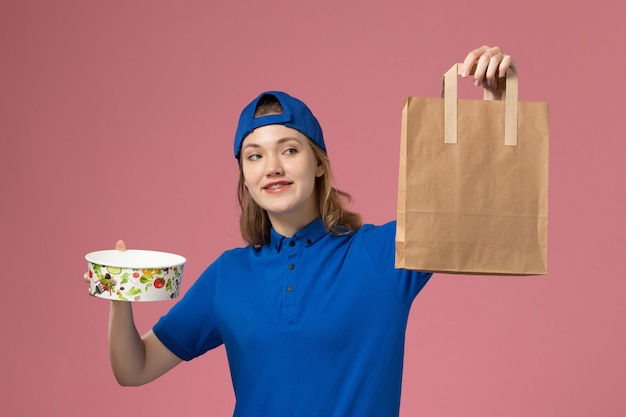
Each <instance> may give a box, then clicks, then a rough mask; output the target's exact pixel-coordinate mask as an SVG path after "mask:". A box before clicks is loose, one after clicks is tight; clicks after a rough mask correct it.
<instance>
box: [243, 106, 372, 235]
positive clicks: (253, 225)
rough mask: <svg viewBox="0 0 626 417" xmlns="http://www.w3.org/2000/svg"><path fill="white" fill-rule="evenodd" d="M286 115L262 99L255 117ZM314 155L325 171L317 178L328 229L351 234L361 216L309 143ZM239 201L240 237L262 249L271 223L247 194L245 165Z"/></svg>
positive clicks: (327, 162) (322, 154)
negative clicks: (349, 208)
mask: <svg viewBox="0 0 626 417" xmlns="http://www.w3.org/2000/svg"><path fill="white" fill-rule="evenodd" d="M272 113H279V114H280V113H283V108H282V106H281V105H280V102H279V101H278V100H277V99H276V98H275V97H273V96H267V98H266V97H263V99H261V101H259V105H258V107H257V109H256V111H255V117H259V116H263V115H267V114H272ZM309 144H310V145H311V148H312V149H313V154H314V155H315V158H316V159H317V161H318V163H319V164H321V165H322V167H323V168H324V174H323V175H322V176H321V177H317V178H316V179H315V193H316V200H317V204H318V208H319V212H320V216H321V218H322V222H323V224H324V227H326V230H327V231H328V232H329V233H331V234H334V235H345V234H349V233H351V232H353V231H355V230H357V229H359V228H360V227H361V216H360V215H359V214H358V213H355V212H352V211H349V210H347V209H346V208H345V207H344V205H345V204H349V203H350V202H351V200H352V198H351V196H350V194H348V193H346V192H344V191H341V190H338V189H337V188H335V186H334V185H333V184H334V179H333V175H332V171H331V169H330V160H329V159H328V155H327V154H326V152H324V150H322V148H320V147H319V146H317V145H316V144H315V143H313V141H311V140H309ZM237 200H238V201H239V206H240V207H241V216H240V218H239V227H240V229H241V237H242V238H243V239H244V240H245V241H246V242H247V243H248V244H250V245H252V246H254V247H260V246H263V245H264V244H266V243H269V241H270V229H271V227H272V224H271V222H270V218H269V216H268V215H267V212H266V211H265V210H264V209H262V208H261V207H260V206H259V205H258V204H257V203H256V202H255V201H254V199H253V198H252V197H250V194H249V193H248V189H247V188H246V185H245V179H244V177H243V168H242V164H241V163H240V164H239V184H238V186H237Z"/></svg>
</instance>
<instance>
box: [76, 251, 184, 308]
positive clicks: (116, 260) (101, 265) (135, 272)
mask: <svg viewBox="0 0 626 417" xmlns="http://www.w3.org/2000/svg"><path fill="white" fill-rule="evenodd" d="M85 259H86V260H87V263H88V268H89V272H88V274H89V290H90V292H91V294H92V295H94V296H96V297H99V298H106V299H109V300H121V301H161V300H171V299H172V298H176V297H178V292H179V290H180V283H181V280H182V275H183V266H184V265H185V262H187V260H186V259H185V258H183V257H182V256H180V255H175V254H173V253H167V252H157V251H149V250H138V249H129V250H116V249H112V250H101V251H96V252H91V253H88V254H87V255H85Z"/></svg>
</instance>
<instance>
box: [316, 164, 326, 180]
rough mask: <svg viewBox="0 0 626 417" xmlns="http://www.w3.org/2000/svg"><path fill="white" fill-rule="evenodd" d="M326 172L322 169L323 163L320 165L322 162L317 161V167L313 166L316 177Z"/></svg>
mask: <svg viewBox="0 0 626 417" xmlns="http://www.w3.org/2000/svg"><path fill="white" fill-rule="evenodd" d="M325 173H326V170H325V169H324V165H322V163H321V162H320V161H317V167H316V168H315V176H316V177H318V178H319V177H321V176H323V175H324V174H325Z"/></svg>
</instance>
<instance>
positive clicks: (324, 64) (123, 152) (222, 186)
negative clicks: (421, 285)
mask: <svg viewBox="0 0 626 417" xmlns="http://www.w3.org/2000/svg"><path fill="white" fill-rule="evenodd" d="M555 4H560V2H547V1H539V0H527V1H520V2H517V3H511V2H506V3H505V4H503V3H502V2H497V1H478V2H476V1H474V2H465V3H458V4H456V5H453V4H452V3H451V2H441V1H439V2H427V1H414V0H399V1H393V0H392V1H335V0H317V1H310V2H294V1H287V0H284V1H275V0H266V1H234V2H226V1H223V2H216V1H205V2H203V1H199V0H197V1H169V2H167V1H143V2H141V1H107V2H105V1H83V0H58V1H32V0H29V1H25V0H3V1H2V2H0V137H1V152H0V181H1V186H2V188H1V192H2V197H1V198H2V204H1V206H0V236H1V237H0V239H1V247H0V256H1V257H2V259H1V261H2V265H3V270H4V272H3V273H2V280H3V281H2V282H3V285H2V301H1V303H0V309H1V310H0V313H1V314H0V323H1V326H2V327H1V330H2V343H1V344H0V375H1V377H0V381H1V382H0V383H1V384H2V385H1V387H0V413H1V414H2V415H3V416H34V415H53V416H56V415H64V416H78V415H83V414H86V415H87V414H88V415H90V416H92V417H98V416H107V417H108V416H111V415H116V416H136V415H146V416H149V415H155V416H157V415H158V416H166V415H181V416H182V415H184V416H189V417H191V416H227V415H230V413H231V411H232V406H233V394H232V389H231V387H230V380H229V375H228V370H227V364H226V359H225V353H224V351H223V349H218V350H217V351H214V352H211V353H209V354H207V355H205V356H204V357H202V358H200V359H198V360H195V361H193V362H191V363H188V364H183V365H182V366H180V367H178V368H177V369H175V370H174V371H172V372H171V373H170V374H168V375H167V376H165V377H164V378H162V379H161V380H159V381H156V382H154V383H152V384H150V385H148V386H146V387H141V388H121V387H118V386H117V385H116V383H115V381H114V378H113V376H112V374H111V371H110V369H109V364H108V353H107V343H106V328H107V313H108V303H107V302H106V301H104V300H99V299H94V298H90V297H88V296H87V288H86V286H85V285H84V284H83V283H82V282H81V281H82V273H83V271H84V270H85V268H86V264H85V262H84V260H83V255H84V254H85V253H86V252H88V251H91V250H96V249H104V248H110V247H112V246H113V243H114V242H115V240H116V239H118V238H124V239H126V240H127V242H128V244H129V246H130V247H134V248H148V249H158V250H167V251H173V252H177V253H181V254H183V255H185V256H186V257H187V258H188V264H187V267H186V270H185V277H184V280H183V281H184V282H183V284H184V285H183V291H185V290H186V289H187V288H189V285H191V283H192V282H193V281H194V280H195V278H196V277H197V275H198V274H199V273H200V272H201V271H202V270H203V269H204V267H205V266H206V265H207V264H208V263H209V262H211V261H212V260H213V259H214V258H215V257H216V256H217V255H218V254H220V253H221V252H222V251H223V250H225V249H227V248H230V247H233V246H236V245H240V240H239V238H238V228H237V209H236V201H235V192H234V191H235V180H236V171H237V165H236V163H235V161H234V159H233V158H232V157H231V138H232V135H233V133H234V129H235V123H236V118H237V116H238V112H239V111H240V109H241V106H242V105H243V104H244V103H246V102H247V101H248V100H249V99H251V98H252V97H253V96H254V95H256V94H257V93H259V92H260V91H262V90H265V89H284V90H287V91H290V92H292V93H293V94H295V95H297V96H299V97H301V98H303V99H304V100H305V101H307V103H309V104H310V106H311V107H312V108H313V109H314V111H315V112H316V113H317V115H318V117H319V118H320V119H321V121H322V124H323V126H324V128H325V132H326V136H327V143H328V148H329V152H330V155H331V159H332V161H333V164H334V168H335V170H336V176H337V182H338V185H339V186H340V187H341V188H344V189H347V190H348V191H350V192H351V193H352V194H353V196H354V197H355V201H356V208H357V209H358V210H360V211H361V212H362V214H363V215H364V217H365V218H366V219H367V220H368V221H369V222H373V223H380V222H383V221H385V220H389V219H392V218H393V217H394V215H395V204H396V200H395V194H396V176H397V157H398V150H399V135H400V111H401V104H402V99H403V97H404V96H405V95H422V96H433V97H435V96H437V95H438V93H439V88H440V78H441V75H442V74H443V72H444V71H445V70H446V69H447V68H449V66H450V65H451V64H452V63H454V62H456V61H459V60H461V59H462V58H463V57H464V56H465V53H466V52H467V51H468V50H469V49H470V48H473V47H475V46H479V45H480V44H482V43H490V44H493V43H495V44H499V45H501V46H503V48H505V50H506V51H507V52H509V53H511V54H512V55H513V56H514V57H515V58H516V60H517V61H518V63H519V66H520V95H521V99H522V100H530V101H549V102H550V106H551V123H552V129H551V135H552V136H551V167H550V169H551V171H550V175H551V177H550V181H551V183H550V187H551V188H550V264H549V269H550V273H549V275H548V276H543V277H525V278H502V277H464V276H445V275H438V276H436V277H435V278H434V279H433V280H432V281H431V283H430V284H429V285H428V287H427V289H426V290H425V291H424V292H423V293H422V294H421V295H420V296H419V297H418V300H417V302H416V304H415V307H414V309H413V312H412V316H411V320H410V323H409V329H408V342H407V355H406V368H405V381H404V395H403V400H402V401H403V402H402V415H403V416H417V415H420V416H437V417H452V416H481V417H482V416H508V417H517V416H519V417H522V416H524V417H527V416H534V417H544V416H545V417H547V416H568V417H587V416H592V415H595V416H603V417H618V416H624V415H626V400H624V396H623V391H624V388H625V385H626V380H625V377H624V376H625V375H626V354H624V352H626V335H625V324H624V318H625V317H626V303H625V302H624V294H625V292H626V280H625V279H624V278H625V275H624V271H625V270H626V261H625V259H626V253H625V250H624V249H625V247H626V245H625V244H624V242H625V240H626V226H625V223H626V222H625V221H624V212H625V211H626V200H625V198H624V190H625V185H626V184H625V176H624V173H623V172H624V168H623V165H624V164H623V160H624V152H625V151H626V144H625V143H626V142H625V141H624V134H623V129H622V128H621V122H622V121H623V119H624V108H626V106H625V104H626V103H625V97H626V91H625V90H626V88H625V82H624V78H623V69H624V67H625V65H624V64H625V62H624V44H623V40H624V39H625V33H624V29H623V27H624V24H623V10H622V12H619V11H618V10H617V9H618V8H622V9H623V6H622V5H621V3H620V2H618V1H611V0H599V1H595V2H593V6H592V7H591V6H582V5H578V4H580V3H579V2H569V3H567V4H566V6H555ZM171 305H172V304H171V303H169V302H163V303H154V304H138V305H136V306H135V307H136V308H135V316H136V321H137V325H138V326H139V328H140V329H141V331H145V330H147V329H149V328H150V326H151V325H152V324H153V323H154V321H155V320H156V319H157V318H158V317H159V315H161V314H162V313H164V312H165V311H166V310H167V309H168V308H169V307H170V306H171ZM138 413H140V414H138Z"/></svg>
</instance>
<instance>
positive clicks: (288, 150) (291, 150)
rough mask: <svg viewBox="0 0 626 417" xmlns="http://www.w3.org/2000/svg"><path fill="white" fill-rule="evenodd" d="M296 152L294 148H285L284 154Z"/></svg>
mask: <svg viewBox="0 0 626 417" xmlns="http://www.w3.org/2000/svg"><path fill="white" fill-rule="evenodd" d="M297 153H298V150H297V149H296V148H287V149H285V152H284V154H285V155H295V154H297Z"/></svg>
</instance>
